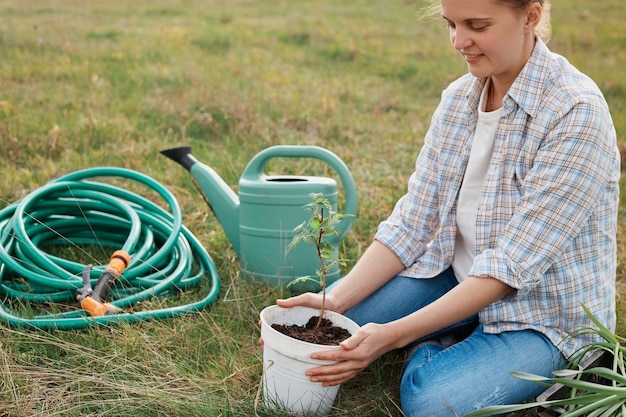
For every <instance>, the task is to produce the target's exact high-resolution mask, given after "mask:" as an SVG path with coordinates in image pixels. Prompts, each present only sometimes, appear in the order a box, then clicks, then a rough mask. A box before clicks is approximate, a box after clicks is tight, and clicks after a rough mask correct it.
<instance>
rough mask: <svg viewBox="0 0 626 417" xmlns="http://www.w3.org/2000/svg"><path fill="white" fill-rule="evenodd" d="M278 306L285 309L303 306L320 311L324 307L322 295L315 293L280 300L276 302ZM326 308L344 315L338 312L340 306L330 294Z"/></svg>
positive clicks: (327, 296)
mask: <svg viewBox="0 0 626 417" xmlns="http://www.w3.org/2000/svg"><path fill="white" fill-rule="evenodd" d="M276 305H278V306H279V307H284V308H291V307H296V306H302V307H311V308H317V309H319V308H321V307H322V295H321V294H317V293H314V292H305V293H303V294H300V295H296V296H293V297H290V298H286V299H278V300H276ZM325 308H326V310H330V311H335V312H337V313H343V311H339V310H338V309H339V306H337V305H336V302H335V300H334V298H333V297H332V296H331V295H330V294H326V303H325Z"/></svg>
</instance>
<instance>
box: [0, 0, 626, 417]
mask: <svg viewBox="0 0 626 417" xmlns="http://www.w3.org/2000/svg"><path fill="white" fill-rule="evenodd" d="M420 7H421V5H420V3H418V2H413V1H400V0H393V1H389V2H372V1H368V0H351V1H348V2H333V1H330V0H316V1H311V0H308V1H300V2H286V1H282V2H267V1H257V2H249V1H245V0H229V1H218V0H208V1H205V2H199V3H196V2H189V1H183V0H180V1H176V0H169V1H168V0H153V1H136V2H132V5H131V4H130V3H128V2H122V1H110V2H100V3H85V2H78V1H75V0H68V1H58V0H51V1H47V2H38V1H32V0H25V1H21V2H19V3H18V2H13V1H2V2H0V14H1V15H2V21H3V25H2V27H1V28H0V56H2V57H3V59H2V60H0V81H1V85H2V90H0V177H1V178H3V181H2V182H1V183H0V198H1V199H2V203H1V204H3V205H6V204H9V203H11V202H13V201H16V200H18V199H20V198H22V197H24V196H25V195H27V194H28V193H29V192H30V191H32V190H34V189H36V188H38V187H40V186H42V185H44V184H45V183H47V182H48V181H50V180H51V179H52V178H55V177H58V176H60V175H62V174H64V173H67V172H72V171H75V170H78V169H82V168H88V167H94V166H103V165H114V166H122V167H126V168H131V169H135V170H138V171H141V172H143V173H146V174H148V175H150V176H152V177H154V178H155V179H157V180H158V181H160V182H162V183H163V184H164V185H166V186H167V187H168V188H169V189H171V190H172V191H173V192H174V193H175V194H176V197H177V199H178V200H179V202H180V204H181V206H182V207H183V209H184V216H185V217H184V222H185V224H186V225H187V227H189V228H190V229H191V230H192V231H193V232H194V233H195V234H196V236H197V237H198V238H199V239H200V240H201V241H202V242H203V243H204V245H205V247H206V248H207V249H208V251H209V252H210V253H211V255H212V257H213V258H214V260H215V262H216V264H217V266H218V269H219V272H220V277H221V279H222V285H223V288H222V291H221V295H220V298H219V300H218V301H217V302H215V303H214V304H213V305H212V306H211V307H210V308H209V309H208V310H206V311H203V312H202V313H200V314H195V315H191V316H187V317H184V318H180V319H173V320H167V321H159V322H149V323H142V324H138V325H121V326H116V327H112V328H100V329H89V330H82V331H63V332H43V331H41V332H39V331H37V332H35V331H21V330H16V329H10V328H7V327H6V326H4V325H2V327H1V328H0V331H1V332H2V335H3V336H2V341H1V344H0V367H1V368H2V379H0V385H1V389H0V416H2V415H6V416H43V415H46V416H54V415H57V416H61V415H62V416H78V415H81V416H82V415H103V416H106V415H115V416H130V415H132V416H159V415H163V416H166V415H167V416H179V415H180V416H183V415H184V416H188V415H191V416H193V415H197V416H249V415H254V414H255V413H257V414H258V415H260V416H264V415H271V414H268V413H267V412H265V411H263V410H262V409H261V408H260V407H258V406H257V402H256V399H257V393H258V389H259V380H260V374H261V363H260V362H261V361H260V360H261V350H260V348H259V347H258V345H257V339H258V333H259V332H258V323H257V322H258V312H259V311H260V310H261V308H262V307H263V306H265V305H267V304H269V303H272V302H273V300H274V299H275V298H276V297H278V296H281V295H283V294H282V293H283V290H281V289H278V288H272V287H268V286H266V285H263V284H260V283H254V282H249V281H245V280H243V279H242V278H241V277H240V274H239V270H238V261H237V257H236V254H235V253H234V251H233V250H232V248H231V247H230V245H229V243H228V241H227V240H226V238H225V236H224V233H223V231H222V229H221V226H220V225H219V224H218V223H217V222H216V220H215V219H214V217H213V216H212V214H211V213H210V211H209V210H208V209H207V206H206V204H205V203H204V201H203V200H202V198H201V196H200V195H199V194H198V193H197V191H196V190H195V189H194V188H193V185H192V184H191V181H190V177H189V175H188V174H187V173H186V172H184V170H182V169H181V168H180V167H178V166H175V164H173V163H171V161H167V160H166V159H165V158H163V157H162V156H160V155H159V151H160V150H162V149H166V148H169V147H174V146H180V145H191V146H193V149H194V154H195V155H196V156H197V157H198V158H199V159H200V160H202V161H203V162H205V163H207V164H208V165H210V166H212V167H214V168H215V169H216V170H217V171H218V172H219V173H220V174H221V175H222V177H223V178H224V179H225V180H226V182H227V183H229V184H232V185H233V187H235V188H236V184H237V181H238V178H239V176H240V174H241V172H242V171H243V169H244V167H245V165H246V163H247V162H248V161H249V160H250V159H251V158H252V156H254V155H255V154H256V153H258V152H259V151H260V150H261V149H264V148H266V147H268V146H271V145H275V144H316V145H321V146H324V147H326V148H328V149H330V150H332V151H333V152H335V153H336V154H337V155H339V156H340V157H341V158H342V159H343V160H344V161H345V162H346V163H347V165H348V166H349V167H350V170H351V171H352V174H353V176H354V179H355V182H356V184H357V189H358V192H359V199H360V201H359V217H358V218H357V220H356V222H355V226H354V228H353V229H352V232H351V233H350V235H349V238H348V239H347V241H346V242H345V244H344V245H343V248H342V252H343V253H342V256H343V257H346V258H349V259H352V260H354V259H356V258H358V255H359V254H360V253H361V252H362V251H363V250H364V248H365V247H366V246H367V245H368V243H369V241H370V240H371V237H372V235H373V234H374V232H375V228H376V225H377V224H378V222H379V221H380V220H382V219H383V218H384V217H385V216H386V215H387V214H388V213H389V212H390V210H391V208H392V207H393V204H394V202H395V201H396V199H397V198H398V197H400V196H401V195H402V194H403V192H404V187H405V183H406V180H407V178H408V175H409V174H410V173H411V170H412V166H413V163H414V159H415V156H416V155H417V152H418V150H419V147H420V146H421V143H422V138H423V136H424V133H425V131H426V129H427V127H428V123H429V119H430V116H431V114H432V111H433V110H434V108H435V106H436V104H437V102H438V97H439V94H440V92H441V90H442V89H443V88H445V86H446V85H447V84H448V83H449V82H450V81H451V80H453V79H455V78H456V77H458V76H459V75H461V74H463V73H464V72H465V71H466V68H465V64H464V63H463V62H462V61H461V60H460V59H459V58H458V57H457V56H456V54H455V52H454V51H453V50H452V48H451V47H450V46H449V44H448V39H447V34H446V32H445V29H444V26H443V24H441V23H440V22H438V21H436V22H423V21H419V20H418V16H419V9H420ZM625 9H626V4H625V3H623V2H622V1H621V0H598V1H594V2H587V1H583V0H572V1H570V2H559V3H557V4H555V5H554V7H553V26H554V38H553V41H552V43H551V46H552V49H553V50H554V51H555V52H558V53H561V54H563V55H565V56H567V57H568V58H569V59H570V61H572V62H573V63H574V64H575V65H577V66H578V67H579V68H580V69H581V70H582V71H583V72H585V73H587V74H588V75H590V76H591V77H592V78H593V79H594V80H595V81H596V82H597V83H598V85H599V86H600V88H601V89H602V90H603V91H604V92H605V95H606V98H607V101H608V102H609V105H610V106H611V109H612V112H613V116H614V121H615V125H616V128H617V132H618V137H619V138H620V140H621V142H620V144H621V145H622V149H624V143H625V142H624V141H623V138H624V137H626V121H625V118H624V114H626V108H625V103H626V81H625V80H624V77H623V76H622V72H623V71H622V69H623V68H624V66H625V65H626V52H625V50H626V48H624V46H626V38H624V35H623V30H622V26H623V22H622V19H620V17H621V16H623V15H624V11H625ZM271 169H272V170H273V171H275V172H279V173H283V172H286V171H290V170H291V171H294V172H302V171H306V173H307V174H321V175H329V174H330V173H328V172H326V170H325V168H324V166H322V165H321V164H317V163H316V162H315V161H304V160H303V161H297V162H295V163H283V162H281V161H277V162H275V163H273V164H272V166H271ZM622 199H624V197H622ZM622 201H624V200H622ZM622 206H624V205H623V204H622ZM619 224H620V231H619V248H620V251H619V254H618V258H619V265H618V288H619V293H620V297H619V299H618V309H619V311H620V313H621V312H623V311H624V303H623V301H622V297H623V295H624V294H626V290H625V289H624V276H625V273H624V271H625V266H624V263H625V260H624V259H625V254H624V249H623V248H624V246H625V245H624V234H623V231H624V226H625V225H626V215H625V213H624V209H623V208H622V209H621V211H620V219H619ZM104 261H105V260H104V259H102V260H100V262H104ZM624 320H626V319H625V318H624V316H623V314H620V315H619V322H618V330H619V331H620V332H622V333H624V332H626V322H625V321H624ZM400 372H401V356H400V355H398V354H395V353H392V354H389V355H385V356H384V357H383V358H381V359H380V360H379V361H377V362H375V363H374V364H373V365H372V366H371V367H370V368H369V369H368V370H367V371H366V372H364V373H363V374H362V375H360V376H359V377H357V378H355V379H354V380H353V381H351V382H350V383H348V384H345V385H344V387H342V390H341V392H340V397H339V399H338V401H337V402H336V407H337V411H336V412H334V415H337V416H339V415H341V416H344V415H347V416H359V417H360V416H370V415H371V416H380V415H386V416H399V415H401V412H400V411H399V406H398V394H397V392H398V380H399V375H400Z"/></svg>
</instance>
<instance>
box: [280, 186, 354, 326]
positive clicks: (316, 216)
mask: <svg viewBox="0 0 626 417" xmlns="http://www.w3.org/2000/svg"><path fill="white" fill-rule="evenodd" d="M309 197H311V199H312V200H313V201H312V202H311V203H308V204H305V205H304V206H303V208H304V210H306V211H308V212H310V213H311V217H310V218H309V219H308V220H306V221H304V222H302V223H301V224H299V225H298V226H296V227H295V228H294V229H293V232H294V236H293V239H292V240H291V243H289V245H288V246H287V252H289V251H290V250H291V249H292V248H294V247H296V246H297V245H299V244H300V243H302V242H306V243H308V244H310V245H312V246H313V247H315V249H316V252H317V257H318V259H319V264H320V267H319V269H316V270H315V274H316V275H317V278H315V277H312V276H310V275H307V276H303V277H299V278H296V279H294V280H293V281H291V282H290V283H289V284H288V286H292V285H294V284H297V283H301V282H307V281H313V282H316V283H317V284H319V286H320V287H321V291H322V307H321V308H320V315H319V318H318V320H317V324H316V325H315V329H314V332H315V333H317V331H318V329H319V326H320V324H321V323H322V319H323V317H324V312H325V311H326V274H327V273H328V271H330V270H331V269H332V268H333V267H335V266H337V265H338V266H345V263H346V259H340V258H338V257H336V256H335V255H334V253H335V251H336V245H335V244H334V243H332V240H329V239H328V238H329V237H331V236H335V235H338V234H339V230H338V229H337V228H336V227H335V226H336V224H337V222H339V221H340V220H341V219H342V218H344V217H346V216H349V215H347V214H340V213H337V212H335V211H333V210H332V206H331V204H330V202H329V201H328V200H327V199H326V198H324V196H323V195H322V194H321V193H311V194H309Z"/></svg>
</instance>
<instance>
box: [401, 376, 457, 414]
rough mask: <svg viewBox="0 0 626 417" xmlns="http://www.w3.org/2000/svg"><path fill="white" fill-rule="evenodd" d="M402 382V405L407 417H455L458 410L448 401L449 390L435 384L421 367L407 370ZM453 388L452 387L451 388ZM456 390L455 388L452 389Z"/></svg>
mask: <svg viewBox="0 0 626 417" xmlns="http://www.w3.org/2000/svg"><path fill="white" fill-rule="evenodd" d="M407 370H408V372H405V373H404V374H403V375H402V380H401V382H400V403H401V407H402V412H403V413H404V415H406V416H407V417H424V416H429V417H455V416H459V415H460V414H459V413H458V410H455V407H454V406H453V405H452V404H450V403H449V402H448V401H447V396H446V394H447V393H449V390H448V389H446V387H442V386H440V385H439V384H436V383H435V384H433V383H431V381H430V378H429V377H428V376H427V375H425V373H424V372H422V369H421V367H419V366H418V367H413V368H412V369H407ZM450 388H452V387H450ZM452 389H454V388H452Z"/></svg>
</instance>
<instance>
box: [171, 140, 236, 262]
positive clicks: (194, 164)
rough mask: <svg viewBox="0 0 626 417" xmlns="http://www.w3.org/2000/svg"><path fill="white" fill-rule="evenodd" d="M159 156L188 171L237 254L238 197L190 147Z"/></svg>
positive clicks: (174, 149)
mask: <svg viewBox="0 0 626 417" xmlns="http://www.w3.org/2000/svg"><path fill="white" fill-rule="evenodd" d="M161 154H163V155H165V156H167V157H168V158H170V159H172V160H173V161H175V162H177V163H179V164H180V165H182V166H183V167H184V168H185V169H187V170H188V171H189V173H190V174H191V176H192V178H193V179H194V182H195V184H196V186H197V188H198V190H199V191H200V192H201V193H202V195H203V196H204V199H205V200H206V202H207V203H208V205H209V207H210V208H211V210H213V213H215V217H217V220H218V221H219V223H220V224H221V225H222V228H223V229H224V232H225V233H226V237H227V238H228V240H229V241H230V243H231V245H232V246H233V248H234V249H235V252H237V254H239V197H238V196H237V194H235V192H234V191H233V190H232V188H230V186H229V185H228V184H227V183H226V182H225V181H224V180H223V179H222V177H220V176H219V175H218V174H217V172H215V170H214V169H213V168H211V167H209V166H207V165H205V164H203V163H202V162H200V161H198V160H197V159H196V158H195V157H194V156H193V155H192V154H191V147H189V146H183V147H180V148H173V149H166V150H164V151H161Z"/></svg>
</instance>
